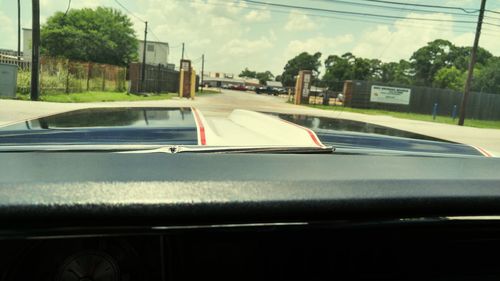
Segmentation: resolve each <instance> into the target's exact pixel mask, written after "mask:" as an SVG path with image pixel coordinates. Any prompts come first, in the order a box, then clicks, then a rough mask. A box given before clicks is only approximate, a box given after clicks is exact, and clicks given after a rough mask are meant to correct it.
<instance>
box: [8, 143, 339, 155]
mask: <svg viewBox="0 0 500 281" xmlns="http://www.w3.org/2000/svg"><path fill="white" fill-rule="evenodd" d="M334 151H335V148H333V147H331V146H326V147H298V146H248V147H241V146H179V145H123V144H120V145H40V146H16V145H15V146H3V147H0V152H119V153H168V154H175V153H219V154H220V153H273V154H286V153H289V154H330V153H333V152H334Z"/></svg>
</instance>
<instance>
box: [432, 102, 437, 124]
mask: <svg viewBox="0 0 500 281" xmlns="http://www.w3.org/2000/svg"><path fill="white" fill-rule="evenodd" d="M437 111H438V104H437V103H435V104H434V107H433V108H432V120H436V115H437Z"/></svg>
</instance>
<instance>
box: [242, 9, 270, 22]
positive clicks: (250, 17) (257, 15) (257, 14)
mask: <svg viewBox="0 0 500 281" xmlns="http://www.w3.org/2000/svg"><path fill="white" fill-rule="evenodd" d="M270 18H271V12H269V10H252V11H250V12H248V13H247V14H246V15H245V20H246V21H248V22H261V21H265V20H268V19H270Z"/></svg>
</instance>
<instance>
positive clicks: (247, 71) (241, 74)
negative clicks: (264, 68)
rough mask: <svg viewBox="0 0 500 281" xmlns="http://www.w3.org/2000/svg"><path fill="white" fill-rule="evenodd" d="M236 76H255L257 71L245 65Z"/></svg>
mask: <svg viewBox="0 0 500 281" xmlns="http://www.w3.org/2000/svg"><path fill="white" fill-rule="evenodd" d="M238 76H239V77H248V78H257V72H256V71H251V70H249V69H248V68H247V67H245V70H242V71H241V73H240V74H239V75H238Z"/></svg>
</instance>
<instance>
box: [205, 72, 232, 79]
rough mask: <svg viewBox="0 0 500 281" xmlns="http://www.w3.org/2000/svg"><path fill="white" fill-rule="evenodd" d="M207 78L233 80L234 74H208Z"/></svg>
mask: <svg viewBox="0 0 500 281" xmlns="http://www.w3.org/2000/svg"><path fill="white" fill-rule="evenodd" d="M208 77H210V78H226V79H234V74H233V73H225V72H209V73H208Z"/></svg>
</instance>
